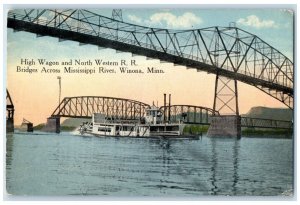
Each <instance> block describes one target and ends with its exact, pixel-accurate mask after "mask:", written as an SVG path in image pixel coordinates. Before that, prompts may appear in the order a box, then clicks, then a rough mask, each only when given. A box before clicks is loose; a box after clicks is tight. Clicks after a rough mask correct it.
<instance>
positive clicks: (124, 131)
mask: <svg viewBox="0 0 300 205" xmlns="http://www.w3.org/2000/svg"><path fill="white" fill-rule="evenodd" d="M79 131H80V132H81V133H82V134H83V133H89V134H93V135H97V136H124V137H159V136H163V137H172V136H173V137H176V136H180V135H182V131H183V125H182V124H181V123H180V122H178V123H167V122H164V121H163V113H162V112H161V111H160V109H159V108H158V107H156V106H155V105H153V106H151V107H149V108H148V109H147V110H146V116H145V118H143V119H141V120H139V121H128V120H124V121H122V120H118V121H115V120H111V119H107V118H106V117H105V116H104V115H103V114H100V113H94V114H93V117H92V122H91V123H90V124H86V125H81V127H80V129H79Z"/></svg>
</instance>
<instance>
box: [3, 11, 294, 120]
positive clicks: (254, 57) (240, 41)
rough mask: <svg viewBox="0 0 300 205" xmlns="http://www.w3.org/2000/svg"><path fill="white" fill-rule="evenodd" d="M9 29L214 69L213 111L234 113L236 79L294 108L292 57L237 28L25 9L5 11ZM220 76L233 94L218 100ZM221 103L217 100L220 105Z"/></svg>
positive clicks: (235, 111) (188, 66)
mask: <svg viewBox="0 0 300 205" xmlns="http://www.w3.org/2000/svg"><path fill="white" fill-rule="evenodd" d="M7 26H8V27H9V28H13V29H15V30H17V31H27V32H32V33H36V34H37V35H38V36H52V37H57V38H59V39H64V40H72V41H78V42H80V43H83V44H92V45H97V46H99V47H105V48H112V49H116V50H119V51H123V52H131V53H132V54H137V55H143V56H147V57H150V58H155V59H160V60H161V61H162V62H171V63H174V64H177V65H183V66H186V67H187V68H194V69H197V70H199V71H205V72H208V73H214V74H216V85H215V86H216V92H215V99H214V107H213V109H214V110H215V111H221V110H222V109H223V108H226V107H229V106H228V104H229V101H235V104H236V106H234V108H231V110H232V111H233V112H234V113H235V114H237V115H238V114H239V112H238V103H237V102H238V100H237V99H238V96H237V86H236V81H241V82H244V83H247V84H249V85H252V86H254V87H256V88H258V89H259V90H261V91H262V92H265V93H267V94H268V95H270V96H272V97H273V98H275V99H277V100H279V101H281V102H282V103H284V104H285V105H286V106H288V107H289V108H293V96H294V94H293V92H294V89H293V82H294V80H293V78H294V77H293V76H294V75H293V72H294V65H293V62H292V61H291V60H290V59H289V58H288V57H286V56H285V55H283V54H282V53H281V52H280V51H278V50H277V49H275V48H274V47H273V46H271V45H269V44H268V43H266V42H265V41H264V40H262V39H261V38H259V37H258V36H256V35H254V34H251V33H249V32H247V31H245V30H242V29H240V28H237V27H217V26H216V27H209V28H202V29H189V30H171V29H163V28H150V27H145V26H140V25H135V24H131V23H125V22H122V21H119V20H116V19H112V18H108V17H105V16H102V15H100V14H97V13H95V12H92V11H90V10H85V9H83V10H74V9H66V10H54V9H41V10H39V9H26V10H11V11H9V13H8V23H7ZM221 77H226V78H228V79H232V80H234V83H235V88H233V95H232V96H233V97H232V99H230V100H229V101H224V100H222V99H221V98H222V95H221V93H220V92H218V86H219V87H220V86H221V87H222V86H228V85H227V84H228V83H222V82H223V81H222V80H220V78H221ZM218 104H220V105H218Z"/></svg>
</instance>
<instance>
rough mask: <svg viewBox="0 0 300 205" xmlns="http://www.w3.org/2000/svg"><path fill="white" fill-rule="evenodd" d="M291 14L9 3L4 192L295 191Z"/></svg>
mask: <svg viewBox="0 0 300 205" xmlns="http://www.w3.org/2000/svg"><path fill="white" fill-rule="evenodd" d="M294 17H295V11H294V9H293V8H290V7H284V8H283V7H282V8H274V7H272V8H271V7H269V8H268V7H265V8H259V7H257V8H254V7H253V8H246V7H242V8H237V7H232V8H230V7H224V8H217V7H216V8H213V7H212V8H207V7H205V8H204V7H203V8H202V7H201V6H200V5H198V6H195V7H191V6H189V7H175V6H174V5H173V6H170V7H166V6H165V7H161V8H159V7H152V8H151V7H148V8H146V7H145V8H140V7H132V8H131V7H124V8H112V7H111V8H107V7H106V8H101V6H98V7H95V8H82V9H78V8H76V9H74V8H69V9H67V8H63V9H62V8H59V7H58V8H55V7H51V8H42V9H41V8H39V9H35V8H32V9H31V8H23V9H22V8H16V9H11V10H9V11H8V13H7V29H6V33H7V63H6V65H7V67H6V68H5V69H6V74H7V76H6V82H7V85H6V166H5V169H6V171H5V174H6V181H5V189H6V193H7V195H8V196H12V197H13V196H33V197H34V196H47V197H55V196H81V197H83V198H85V197H89V196H96V197H99V198H102V197H108V198H110V197H114V198H118V197H129V198H135V197H139V198H140V197H142V198H143V197H148V199H149V197H150V198H151V199H158V198H174V199H175V200H176V199H181V198H188V199H201V198H203V197H211V199H214V197H215V196H229V197H235V196H247V197H252V196H256V197H265V196H276V197H278V196H279V197H280V198H276V199H282V198H283V199H292V198H293V196H294V180H295V179H294V171H295V170H294V134H293V128H294V125H293V121H294V120H293V110H294V101H293V99H294V40H295V39H294V33H295V31H294ZM152 197H153V198H152Z"/></svg>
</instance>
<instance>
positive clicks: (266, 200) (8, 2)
mask: <svg viewBox="0 0 300 205" xmlns="http://www.w3.org/2000/svg"><path fill="white" fill-rule="evenodd" d="M61 2H62V1H61V0H44V1H40V0H25V1H22V0H2V6H1V8H0V16H1V17H0V18H1V25H0V28H1V27H2V28H4V29H2V31H1V34H0V38H1V46H2V51H1V55H0V62H1V63H2V70H4V68H5V65H6V60H5V59H6V55H5V54H6V21H4V20H5V19H6V18H5V17H4V15H5V14H4V12H3V11H4V10H3V8H4V6H5V7H6V8H12V7H13V8H17V7H23V8H24V6H25V4H27V6H29V7H33V6H34V7H43V8H44V7H53V6H55V7H91V6H92V5H87V4H97V6H99V7H100V6H101V7H110V8H111V7H113V5H114V4H115V5H119V6H121V7H124V6H125V7H126V5H127V7H128V6H129V7H133V5H132V4H135V5H134V7H145V6H146V5H145V4H140V3H141V1H137V0H127V1H124V0H123V1H122V0H101V4H99V2H100V1H99V2H97V1H96V2H95V1H94V0H84V1H83V0H72V1H71V4H70V3H68V4H66V3H61ZM197 3H198V2H196V1H195V0H184V1H175V0H173V1H172V0H151V1H150V2H148V3H146V4H151V5H150V6H151V7H161V6H163V5H168V7H170V6H171V7H173V6H174V7H177V6H178V5H174V4H184V7H192V5H188V4H197ZM201 3H202V4H201V7H202V8H203V7H204V8H208V7H209V8H211V7H217V8H220V7H224V6H226V7H247V8H255V7H256V8H257V7H275V8H276V7H280V6H282V4H284V5H287V4H295V5H296V9H297V10H298V4H297V0H285V1H283V0H280V1H276V2H274V0H252V1H242V2H241V1H239V0H227V1H226V4H224V0H209V1H201ZM250 3H251V4H250ZM253 3H254V4H256V5H253ZM13 4H16V5H13ZM28 4H29V5H28ZM53 4H56V5H53ZM103 4H109V5H103ZM128 4H131V5H128ZM153 4H157V5H153ZM169 4H172V5H169ZM230 4H237V5H230ZM199 6H200V4H199ZM1 14H2V15H1ZM295 21H296V24H297V25H296V28H299V20H298V15H296V19H295ZM295 32H296V34H297V35H295V43H296V42H297V45H295V54H294V55H295V58H294V63H295V65H296V66H295V68H296V69H295V71H297V68H298V66H297V65H298V62H297V61H296V60H297V59H298V53H297V52H296V50H297V49H296V48H297V47H298V41H297V39H298V38H297V36H298V29H297V30H296V31H295ZM2 52H3V53H2ZM4 55H5V56H4ZM295 73H296V74H295V79H296V81H297V79H298V72H295ZM0 79H3V81H2V83H0V90H1V92H2V95H1V96H2V99H1V102H0V105H1V106H0V107H1V108H0V109H1V111H2V113H4V115H3V118H2V120H3V121H5V102H6V101H5V95H6V93H5V87H6V81H5V79H6V75H5V72H0ZM297 96H298V90H297V82H296V83H295V108H297V107H298V102H297V100H296V99H297V98H296V97H297ZM2 109H3V110H2ZM297 119H298V112H297V109H295V123H297V124H296V125H295V128H296V127H298V122H297ZM4 126H5V124H4V122H3V123H0V130H1V131H2V133H3V135H2V137H3V140H2V141H3V146H0V148H1V151H2V153H3V157H2V158H1V161H0V162H1V163H2V165H3V166H2V167H1V169H3V170H2V172H0V173H1V174H0V176H1V178H2V180H3V181H5V178H4V177H5V174H4V173H5V169H4V168H5V163H4V162H5V152H3V151H4V150H5V137H4V136H5V130H4ZM294 132H295V133H294V136H295V143H296V142H298V140H297V129H295V131H294ZM295 145H298V144H297V143H296V144H295ZM294 154H295V155H294V157H295V167H294V172H295V174H296V173H297V166H296V165H297V164H299V157H298V152H297V150H296V149H295V153H294ZM295 180H296V181H295V182H296V184H295V197H294V200H293V201H276V200H278V198H277V197H203V198H201V199H198V198H196V199H195V198H194V199H192V200H212V201H206V202H205V204H217V203H218V202H221V200H224V201H222V204H225V205H226V204H240V203H241V201H244V200H249V201H244V202H243V204H253V200H254V201H255V202H254V203H258V204H283V203H285V204H296V203H298V199H297V198H298V197H297V196H299V189H297V185H298V184H299V178H296V176H295ZM3 188H4V186H1V188H0V192H1V196H2V195H3V193H4V192H3V191H4V190H3ZM3 197H5V198H4V199H5V200H8V199H9V200H17V201H14V202H12V203H13V204H14V203H20V201H19V200H26V201H23V202H21V203H22V204H36V203H38V204H40V203H41V202H38V201H39V200H43V202H42V203H43V204H52V203H57V200H59V201H62V202H60V203H59V204H62V203H63V204H65V203H72V204H82V203H84V204H96V203H97V204H98V203H99V202H95V201H89V200H104V201H105V200H106V199H105V198H100V197H95V198H90V199H89V198H86V197H82V198H81V197H80V198H78V197H63V198H56V199H53V198H52V197H47V198H45V197H43V198H40V197H13V198H11V197H9V198H8V196H7V195H4V196H2V199H3ZM28 200H34V201H28ZM44 200H52V201H44ZM66 200H67V201H66ZM69 200H75V201H76V200H78V201H77V202H74V201H72V202H71V201H69ZM84 200H87V201H84ZM108 200H134V201H123V202H122V204H123V203H126V204H127V203H130V204H140V202H139V201H136V200H181V199H180V198H179V199H177V198H133V199H130V198H115V199H113V198H108ZM183 200H184V198H183ZM232 200H233V201H232ZM256 200H261V201H262V202H259V201H256ZM10 203H11V202H10ZM105 203H107V204H119V203H120V202H111V201H105ZM143 203H145V204H150V203H151V204H152V203H157V202H152V201H144V202H143ZM161 203H163V204H165V203H167V204H171V203H172V204H176V205H177V204H186V202H185V201H177V202H169V201H168V202H167V201H164V202H161ZM188 203H191V204H195V203H197V204H198V203H199V202H195V201H189V202H188ZM201 203H203V202H201Z"/></svg>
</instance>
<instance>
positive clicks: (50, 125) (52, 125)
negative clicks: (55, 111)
mask: <svg viewBox="0 0 300 205" xmlns="http://www.w3.org/2000/svg"><path fill="white" fill-rule="evenodd" d="M42 131H44V132H55V133H60V117H48V118H47V123H46V125H45V127H44V128H43V129H42Z"/></svg>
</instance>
